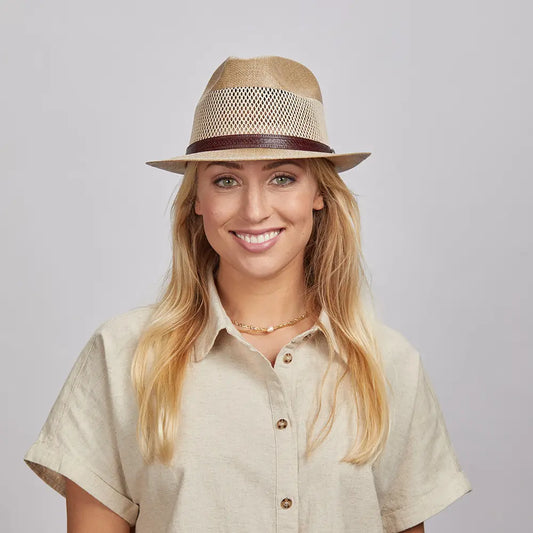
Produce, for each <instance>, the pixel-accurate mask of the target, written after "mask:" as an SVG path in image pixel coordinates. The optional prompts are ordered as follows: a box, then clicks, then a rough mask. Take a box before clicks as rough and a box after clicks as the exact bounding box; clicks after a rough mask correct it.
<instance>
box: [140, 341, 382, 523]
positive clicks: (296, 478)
mask: <svg viewBox="0 0 533 533" xmlns="http://www.w3.org/2000/svg"><path fill="white" fill-rule="evenodd" d="M275 349H276V348H275V347H274V350H275ZM278 351H279V350H278ZM284 352H287V353H290V354H291V355H292V358H291V360H290V362H287V361H288V358H287V359H286V360H284V359H285V358H279V359H278V360H276V361H275V363H274V366H272V365H270V364H269V363H268V362H267V361H265V358H264V357H261V354H259V353H257V352H255V351H253V350H251V349H249V348H248V349H246V347H245V346H238V345H235V344H232V345H231V346H230V349H228V346H224V345H221V346H219V347H217V348H216V349H215V350H213V351H212V352H211V353H210V354H209V355H208V356H207V357H206V358H205V359H203V360H202V361H201V362H200V363H197V364H194V365H193V366H192V367H191V372H190V373H189V375H188V377H187V380H186V382H185V384H184V389H183V399H182V402H183V403H182V418H181V424H180V427H179V431H178V436H177V442H176V445H177V448H176V455H175V461H174V464H173V465H172V467H171V469H170V470H166V471H165V472H163V471H161V470H158V471H157V472H154V473H152V472H151V471H150V470H147V471H145V472H144V473H143V476H144V477H145V482H143V485H145V486H146V487H151V489H150V490H149V491H148V490H146V491H144V495H143V497H144V498H145V500H146V499H147V498H151V497H152V496H151V494H154V495H157V502H155V501H154V505H153V506H152V505H151V504H149V502H148V501H145V505H144V514H143V510H142V509H143V505H141V515H140V516H139V523H140V524H146V525H147V526H148V524H150V523H153V522H151V520H152V517H151V516H150V510H151V509H152V508H155V509H159V511H158V512H161V509H164V513H165V514H166V518H165V521H166V523H167V524H172V527H173V529H172V531H174V530H175V531H182V530H183V531H195V530H202V531H210V530H217V531H227V532H230V531H231V532H233V531H243V532H244V531H253V530H254V529H256V527H257V524H258V523H261V524H263V525H264V529H263V530H264V531H271V532H275V531H276V532H277V531H287V532H289V531H291V532H295V533H296V532H299V531H307V532H312V533H315V532H316V533H318V532H319V531H328V530H329V531H349V530H350V527H351V524H353V523H364V524H371V525H368V527H367V529H365V531H368V532H374V531H376V532H377V531H381V529H380V527H381V526H380V518H379V517H380V513H379V505H378V503H377V498H376V495H375V488H374V480H373V474H372V472H371V469H370V468H369V467H357V466H355V465H351V464H348V463H345V462H342V461H341V459H342V457H343V456H344V454H345V453H346V452H347V451H348V449H349V447H350V446H351V444H352V440H353V436H354V434H355V433H354V432H355V425H354V412H353V411H352V410H351V409H349V408H347V406H348V403H347V400H348V398H349V395H344V393H343V392H342V388H341V391H340V393H339V397H338V403H337V405H338V411H337V415H336V421H335V423H334V424H333V427H332V429H331V432H330V434H329V435H328V437H326V439H325V440H324V441H323V442H322V444H321V445H320V446H319V447H318V448H317V449H316V450H315V451H314V452H313V453H312V454H311V455H310V456H309V457H307V456H306V445H307V443H308V439H309V438H312V437H313V434H314V436H315V437H316V436H317V435H318V433H319V431H320V430H321V429H322V427H323V426H324V425H325V424H326V423H327V419H328V416H329V414H330V408H331V405H332V403H331V402H332V396H331V394H330V392H331V391H332V390H333V388H334V384H335V382H336V377H337V374H336V372H335V371H332V372H331V373H328V376H329V377H327V378H326V381H325V390H324V393H323V397H322V410H321V411H320V412H319V416H318V419H317V423H316V426H315V431H314V433H313V434H311V432H310V429H309V428H310V422H311V421H312V419H313V417H314V416H315V414H316V407H317V397H316V394H317V392H318V391H319V388H320V383H321V379H322V377H323V371H324V370H325V369H326V367H327V358H326V357H324V353H322V351H321V350H320V349H319V347H317V346H316V345H312V344H305V343H303V344H301V345H299V346H294V345H291V344H290V343H289V344H288V345H287V346H285V347H284ZM334 370H335V369H334ZM141 490H142V488H141ZM363 494H364V495H365V497H364V498H362V495H363ZM340 495H342V497H340ZM163 500H164V501H163ZM350 500H352V501H353V502H360V501H364V502H365V506H366V507H365V508H364V510H363V509H362V508H361V506H357V505H346V504H345V502H346V501H350ZM362 515H365V519H368V522H364V521H361V516H362ZM198 520H201V521H202V523H201V524H200V523H199V522H198ZM374 522H375V527H376V529H374ZM195 528H196V529H195ZM147 531H148V529H147ZM169 531H170V529H169Z"/></svg>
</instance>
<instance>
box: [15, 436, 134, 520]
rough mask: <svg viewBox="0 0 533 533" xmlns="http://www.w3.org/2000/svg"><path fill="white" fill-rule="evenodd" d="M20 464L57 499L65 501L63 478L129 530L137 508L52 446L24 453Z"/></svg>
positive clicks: (35, 446)
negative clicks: (49, 488) (126, 525)
mask: <svg viewBox="0 0 533 533" xmlns="http://www.w3.org/2000/svg"><path fill="white" fill-rule="evenodd" d="M24 462H25V463H26V464H27V465H28V466H29V467H30V468H31V469H32V470H33V472H35V474H37V475H38V476H39V477H40V478H41V479H42V480H43V481H44V482H45V483H46V484H47V485H48V486H50V487H51V488H53V489H54V490H55V491H56V492H58V493H59V494H61V496H63V497H66V490H65V478H64V477H63V476H65V477H68V478H69V479H71V480H72V481H74V483H76V484H77V485H79V486H80V487H81V488H82V489H83V490H85V491H86V492H88V493H89V494H91V496H93V497H95V498H96V499H97V500H98V501H100V502H101V503H103V504H104V505H105V506H106V507H108V508H109V509H111V510H112V511H113V512H114V513H116V514H118V515H119V516H120V517H122V518H123V519H124V520H126V521H127V522H128V523H129V524H130V526H134V525H135V523H136V521H137V516H138V514H139V506H138V505H137V504H135V503H133V502H132V501H131V500H130V499H128V498H127V497H126V496H124V495H123V494H121V493H120V492H118V491H117V490H116V489H114V488H113V487H112V486H111V485H109V484H108V483H107V482H106V481H104V480H103V479H102V478H101V477H100V476H99V475H98V474H96V473H95V472H93V471H92V470H90V469H89V468H87V467H86V466H85V465H83V464H81V463H80V461H79V460H77V459H75V458H74V457H72V456H70V455H65V454H62V455H59V454H58V453H57V450H56V449H54V448H53V446H50V445H48V444H46V443H45V442H43V441H40V442H36V443H35V444H33V446H32V447H31V448H30V449H29V450H28V452H27V453H26V455H25V456H24Z"/></svg>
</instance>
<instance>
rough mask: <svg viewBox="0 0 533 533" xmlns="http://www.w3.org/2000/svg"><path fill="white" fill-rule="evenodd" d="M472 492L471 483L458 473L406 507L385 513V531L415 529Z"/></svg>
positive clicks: (391, 532) (394, 531) (394, 532)
mask: <svg viewBox="0 0 533 533" xmlns="http://www.w3.org/2000/svg"><path fill="white" fill-rule="evenodd" d="M471 490H472V487H471V486H470V482H469V481H468V479H467V478H466V476H465V474H464V473H463V472H457V473H456V474H455V476H454V477H452V478H451V479H449V480H447V481H446V482H444V483H440V484H439V485H438V486H437V487H435V488H434V489H433V490H431V491H430V492H428V493H427V494H424V495H423V496H422V497H420V498H417V500H416V501H415V502H413V503H411V504H409V505H407V506H405V507H402V508H400V509H398V510H396V511H388V512H385V513H383V515H382V520H383V529H384V531H385V533H399V532H401V531H404V530H405V529H409V528H410V527H414V526H416V525H418V524H420V523H422V522H424V521H425V520H427V519H428V518H431V517H432V516H434V515H436V514H437V513H440V512H441V511H443V510H444V509H445V508H446V507H448V506H449V505H451V504H452V503H453V502H454V501H456V500H458V499H459V498H461V497H462V496H464V495H465V494H467V493H468V492H470V491H471Z"/></svg>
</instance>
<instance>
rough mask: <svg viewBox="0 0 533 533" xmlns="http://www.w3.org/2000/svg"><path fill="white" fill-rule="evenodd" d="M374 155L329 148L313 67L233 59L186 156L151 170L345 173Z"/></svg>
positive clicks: (272, 59)
mask: <svg viewBox="0 0 533 533" xmlns="http://www.w3.org/2000/svg"><path fill="white" fill-rule="evenodd" d="M369 155H370V154H369V153H368V152H357V153H348V154H336V153H335V152H334V150H333V149H332V148H331V147H330V146H329V142H328V137H327V133H326V121H325V118H324V108H323V104H322V94H321V92H320V86H319V85H318V81H317V79H316V78H315V76H314V75H313V73H312V72H311V71H310V70H309V69H308V68H307V67H305V66H303V65H302V64H300V63H297V62H296V61H292V60H291V59H286V58H284V57H276V56H265V57H254V58H251V59H240V58H236V57H229V58H228V59H226V60H225V61H224V63H222V65H220V66H219V67H218V68H217V69H216V70H215V72H214V73H213V75H212V76H211V79H210V80H209V83H208V84H207V87H206V88H205V91H204V92H203V94H202V97H201V98H200V101H199V102H198V105H197V106H196V112H195V114H194V121H193V127H192V134H191V139H190V143H189V146H188V147H187V150H186V153H185V155H181V156H177V157H171V158H169V159H161V160H158V161H147V164H148V165H151V166H153V167H157V168H161V169H163V170H168V171H170V172H177V173H178V174H183V173H184V172H185V166H186V165H187V163H188V162H189V161H246V160H269V159H304V158H305V159H308V158H317V157H319V158H325V159H329V160H330V161H331V162H332V163H333V164H334V165H335V168H336V169H337V171H338V172H342V171H344V170H348V169H350V168H352V167H354V166H355V165H358V164H359V163H360V162H361V161H363V160H364V159H366V158H367V157H368V156H369Z"/></svg>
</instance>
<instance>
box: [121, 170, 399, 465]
mask: <svg viewBox="0 0 533 533" xmlns="http://www.w3.org/2000/svg"><path fill="white" fill-rule="evenodd" d="M307 162H308V169H309V171H310V172H311V174H312V175H313V176H314V177H315V179H316V180H317V183H318V187H319V190H320V191H321V193H322V196H323V199H324V208H323V209H321V210H319V211H314V218H315V220H314V226H313V230H312V234H311V238H310V240H309V242H308V244H307V247H306V251H305V258H304V269H305V280H306V287H307V293H308V295H309V297H310V298H311V304H312V305H313V307H314V308H315V309H324V310H325V311H326V313H327V315H328V317H329V319H330V322H331V328H332V331H333V334H334V336H335V340H336V342H337V344H338V347H339V349H340V351H341V352H342V353H343V354H344V355H345V358H346V370H345V372H344V373H343V374H342V376H340V378H339V379H338V381H337V384H336V386H335V390H334V401H333V405H332V409H331V412H330V415H329V418H328V421H327V423H326V425H325V426H324V428H322V431H321V432H320V433H319V435H318V437H317V439H316V440H315V441H314V442H310V441H308V443H307V450H306V453H307V454H310V453H312V451H313V450H314V449H316V447H318V446H319V445H320V444H321V443H322V442H323V440H324V439H325V438H326V437H327V435H328V434H329V432H330V431H331V428H332V426H333V423H334V419H335V410H336V398H337V391H338V388H339V386H340V383H341V381H342V380H343V379H344V378H345V377H346V376H348V377H349V384H350V390H351V392H352V393H353V400H354V402H355V406H356V412H357V434H356V438H355V441H354V445H353V448H352V449H351V450H350V452H349V453H348V454H347V455H346V456H345V457H344V458H343V461H346V462H350V463H353V464H363V463H366V462H369V461H372V460H374V459H375V458H376V457H377V456H378V455H379V453H380V452H381V450H382V449H383V447H384V445H385V440H386V437H387V434H388V428H389V410H388V403H387V396H386V380H385V377H384V373H383V370H382V367H381V363H380V354H379V350H378V346H377V343H376V339H375V337H374V334H373V331H372V327H371V325H370V321H369V317H368V316H367V313H366V311H365V306H364V303H363V299H362V289H363V287H365V288H368V294H370V290H369V287H368V281H367V278H366V276H365V271H364V261H363V257H362V253H361V243H360V216H359V208H358V205H357V201H356V199H355V196H354V195H353V194H352V193H351V192H350V190H349V189H348V188H347V186H346V185H345V183H344V182H343V180H342V179H341V178H340V176H339V175H338V173H337V172H336V171H335V169H334V166H333V164H332V163H331V162H329V161H327V160H325V159H309V160H307ZM196 169H197V164H196V163H189V164H188V166H187V169H186V171H185V175H184V178H183V182H182V184H181V186H180V189H179V191H178V194H177V195H176V197H175V199H174V203H173V205H172V219H173V224H172V248H173V259H172V265H171V267H170V269H169V274H170V280H169V281H168V284H167V285H166V287H164V291H163V293H162V296H161V297H160V298H159V299H158V301H157V303H156V304H155V306H154V312H153V315H152V317H151V319H150V322H149V324H148V325H147V327H146V328H145V330H144V331H143V334H142V336H141V338H140V340H139V344H138V346H137V348H136V351H135V354H134V359H133V363H132V368H131V379H132V383H133V387H134V390H135V393H136V397H137V402H138V405H139V419H138V423H137V438H138V440H139V444H140V448H141V452H142V455H143V457H144V459H145V461H146V462H147V463H151V462H153V461H159V462H161V463H164V464H169V463H170V462H171V460H172V457H173V455H174V442H175V438H176V432H177V427H178V424H179V409H180V399H181V391H182V387H183V382H184V379H185V374H186V370H187V366H188V362H189V360H190V355H191V353H192V350H193V347H194V344H195V341H196V339H197V338H198V336H199V335H200V334H201V332H202V330H203V329H204V327H205V325H206V323H207V319H208V310H209V301H208V287H207V280H208V279H209V273H210V272H212V271H213V269H214V268H215V267H216V265H217V263H218V256H217V254H216V253H215V251H214V250H213V249H212V248H211V246H210V244H209V242H208V241H207V238H206V236H205V233H204V231H203V225H202V218H201V217H200V216H198V215H196V214H195V212H194V203H195V198H196ZM167 279H168V276H167ZM326 336H327V333H326ZM327 340H328V344H329V346H330V362H331V360H332V353H333V352H332V349H331V346H332V339H330V338H328V339H327ZM154 354H157V355H154ZM328 370H329V366H328ZM326 373H327V371H326ZM324 378H325V376H324ZM324 378H323V380H322V384H323V383H324ZM321 396H322V390H321V391H320V398H319V402H318V405H319V406H320V405H321V402H320V399H321ZM319 412H320V407H319V409H318V412H317V413H316V414H315V417H314V420H313V423H312V427H313V426H314V424H315V423H316V420H317V419H318V415H319Z"/></svg>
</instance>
